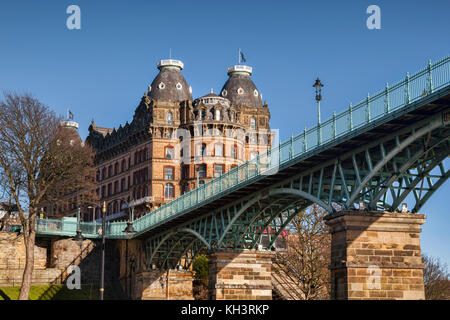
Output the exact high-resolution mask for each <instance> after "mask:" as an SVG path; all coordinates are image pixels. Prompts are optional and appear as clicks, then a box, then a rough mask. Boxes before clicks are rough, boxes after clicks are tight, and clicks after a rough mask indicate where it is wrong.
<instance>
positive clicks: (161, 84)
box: [158, 82, 166, 90]
mask: <svg viewBox="0 0 450 320" xmlns="http://www.w3.org/2000/svg"><path fill="white" fill-rule="evenodd" d="M158 87H159V89H161V90H162V89H164V88H165V87H166V85H165V84H164V82H160V83H159V85H158Z"/></svg>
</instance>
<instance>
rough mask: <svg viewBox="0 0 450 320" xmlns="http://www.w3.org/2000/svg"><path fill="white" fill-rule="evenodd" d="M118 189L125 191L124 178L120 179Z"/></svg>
mask: <svg viewBox="0 0 450 320" xmlns="http://www.w3.org/2000/svg"><path fill="white" fill-rule="evenodd" d="M120 189H121V191H125V178H123V179H122V180H121V181H120Z"/></svg>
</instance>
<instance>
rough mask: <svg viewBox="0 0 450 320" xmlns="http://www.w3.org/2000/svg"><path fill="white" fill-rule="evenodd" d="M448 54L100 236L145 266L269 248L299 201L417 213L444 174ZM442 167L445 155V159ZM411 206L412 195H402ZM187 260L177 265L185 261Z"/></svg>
mask: <svg viewBox="0 0 450 320" xmlns="http://www.w3.org/2000/svg"><path fill="white" fill-rule="evenodd" d="M449 136H450V56H449V57H446V58H443V59H441V60H440V61H437V62H435V63H431V61H430V62H429V63H428V65H427V66H426V67H425V68H423V69H422V70H420V71H418V72H417V73H415V74H413V75H409V74H406V76H405V77H404V79H403V80H402V81H400V82H398V83H396V84H395V85H393V86H389V85H388V84H386V86H385V88H384V89H383V90H381V91H379V92H378V93H376V94H374V95H373V96H369V95H368V96H367V97H366V98H365V99H364V100H363V101H361V102H360V103H358V104H356V105H354V106H352V105H350V106H349V107H348V108H347V109H346V110H345V111H343V112H341V113H339V114H334V115H333V117H332V118H331V119H328V120H327V121H324V122H322V123H319V124H318V125H316V126H315V127H313V128H311V129H309V130H306V129H305V130H304V131H303V132H301V133H299V134H298V135H297V136H293V137H291V139H289V140H287V141H285V142H284V143H281V144H280V145H279V146H278V147H276V148H272V149H271V150H269V151H268V152H267V153H265V154H261V155H260V156H259V157H257V158H255V159H252V160H250V161H247V162H246V163H244V164H242V165H240V166H238V167H235V168H233V169H231V170H229V171H228V172H226V173H225V174H223V175H221V176H220V177H218V178H215V179H213V180H211V181H210V182H208V183H206V184H205V185H203V186H200V187H199V188H197V189H194V190H192V191H190V192H188V193H185V194H183V195H181V196H180V197H178V198H176V199H174V200H173V201H171V202H169V203H167V204H165V205H163V206H161V207H160V208H158V209H156V210H154V211H151V212H148V213H147V214H146V215H144V216H142V217H140V218H139V219H136V220H135V221H133V226H134V229H135V231H136V232H135V233H134V234H132V235H130V234H125V233H124V232H123V230H124V229H125V227H126V222H107V225H106V237H107V238H109V239H130V238H138V239H142V240H144V242H145V249H146V263H147V267H149V268H150V267H151V266H157V267H158V268H175V267H177V266H178V264H180V261H183V262H184V263H188V264H189V263H190V262H192V258H193V257H195V255H196V254H197V253H198V252H199V251H200V250H202V249H204V248H205V247H206V248H207V249H209V250H213V249H219V248H248V249H254V248H256V247H258V245H259V244H260V243H261V239H262V236H263V234H266V235H267V237H268V239H269V241H268V242H269V244H268V248H269V249H270V248H271V247H272V246H273V245H274V243H275V241H276V239H277V238H278V236H279V235H280V234H281V232H283V230H285V228H286V227H287V226H288V225H289V223H290V221H291V220H292V218H293V217H295V215H296V214H297V213H298V212H299V211H300V210H302V209H304V208H306V207H307V206H310V205H312V204H317V205H319V206H320V207H322V208H323V209H325V210H326V211H327V212H328V213H330V214H333V213H334V212H336V211H339V210H346V209H353V208H354V209H363V208H364V209H365V210H371V211H374V210H379V211H390V212H392V211H396V210H398V209H399V207H400V206H401V205H402V203H403V202H404V201H405V199H406V198H407V197H408V200H409V199H412V200H411V201H412V202H413V203H412V206H411V209H410V211H411V212H413V213H414V212H419V211H420V209H421V208H422V206H423V205H424V204H425V202H426V201H428V199H429V198H430V197H431V196H432V195H433V193H434V192H435V191H436V190H437V189H438V188H439V187H440V186H441V185H442V184H443V183H444V182H445V181H446V180H447V179H448V177H449V175H450V170H449V169H448V168H445V160H446V158H447V157H448V156H449V154H450V139H449ZM447 166H448V163H447ZM410 205H411V202H410ZM78 227H79V228H80V229H81V230H82V233H83V236H84V237H86V238H100V237H101V235H100V234H99V229H100V228H101V224H100V223H95V222H80V223H79V226H78V225H77V222H76V221H64V220H52V219H40V220H38V223H37V233H38V235H39V236H52V235H59V236H74V235H75V232H76V230H77V228H78ZM185 267H186V265H185Z"/></svg>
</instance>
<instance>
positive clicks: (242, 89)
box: [220, 65, 262, 107]
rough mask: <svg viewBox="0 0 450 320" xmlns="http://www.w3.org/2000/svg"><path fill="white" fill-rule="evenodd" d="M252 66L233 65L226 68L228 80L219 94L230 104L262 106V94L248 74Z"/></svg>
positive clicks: (250, 72)
mask: <svg viewBox="0 0 450 320" xmlns="http://www.w3.org/2000/svg"><path fill="white" fill-rule="evenodd" d="M251 74H252V67H249V66H244V65H235V66H233V67H230V68H228V76H229V78H228V80H227V82H225V84H224V86H223V88H222V90H221V91H220V95H221V96H222V97H224V98H227V99H228V100H230V101H231V104H233V105H238V104H243V105H246V106H247V107H262V96H261V94H260V93H259V91H258V89H257V88H256V86H255V84H254V83H253V81H252V79H250V76H251Z"/></svg>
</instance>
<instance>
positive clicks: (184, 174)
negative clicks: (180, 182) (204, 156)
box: [183, 166, 189, 179]
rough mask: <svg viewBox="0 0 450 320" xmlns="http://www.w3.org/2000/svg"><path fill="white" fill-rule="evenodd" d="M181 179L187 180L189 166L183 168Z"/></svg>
mask: <svg viewBox="0 0 450 320" xmlns="http://www.w3.org/2000/svg"><path fill="white" fill-rule="evenodd" d="M183 178H184V179H189V166H183Z"/></svg>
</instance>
